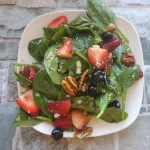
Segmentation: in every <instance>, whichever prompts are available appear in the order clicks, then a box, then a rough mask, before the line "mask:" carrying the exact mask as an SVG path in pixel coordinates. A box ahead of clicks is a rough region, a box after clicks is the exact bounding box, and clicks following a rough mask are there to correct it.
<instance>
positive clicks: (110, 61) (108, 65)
mask: <svg viewBox="0 0 150 150" xmlns="http://www.w3.org/2000/svg"><path fill="white" fill-rule="evenodd" d="M112 65H113V55H112V53H109V56H108V60H107V62H106V65H105V69H104V71H105V74H106V75H107V76H109V75H110V69H111V67H112Z"/></svg>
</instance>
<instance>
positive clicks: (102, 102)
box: [95, 90, 117, 118]
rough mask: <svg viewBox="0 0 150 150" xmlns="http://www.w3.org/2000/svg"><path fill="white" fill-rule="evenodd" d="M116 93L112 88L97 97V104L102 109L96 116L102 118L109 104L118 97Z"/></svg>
mask: <svg viewBox="0 0 150 150" xmlns="http://www.w3.org/2000/svg"><path fill="white" fill-rule="evenodd" d="M116 96H117V95H116V94H115V93H114V92H112V91H110V90H107V92H106V93H105V94H102V95H100V96H98V97H97V98H96V100H95V101H96V104H97V106H98V107H99V109H100V111H99V113H98V115H97V117H96V118H100V117H101V116H102V115H103V113H104V112H105V110H106V108H107V105H108V104H109V103H110V102H111V101H113V100H114V99H115V98H116Z"/></svg>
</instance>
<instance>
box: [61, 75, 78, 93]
mask: <svg viewBox="0 0 150 150" xmlns="http://www.w3.org/2000/svg"><path fill="white" fill-rule="evenodd" d="M62 87H63V88H64V90H65V91H66V92H67V93H68V94H69V95H71V96H74V95H75V94H76V93H77V92H78V91H79V89H78V84H77V82H76V80H75V79H74V78H73V77H72V76H68V77H66V78H65V79H64V80H63V81H62Z"/></svg>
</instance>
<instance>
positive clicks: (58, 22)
mask: <svg viewBox="0 0 150 150" xmlns="http://www.w3.org/2000/svg"><path fill="white" fill-rule="evenodd" d="M63 22H64V23H67V22H68V20H67V18H66V16H60V17H58V18H56V19H54V20H53V21H52V22H50V23H49V24H48V27H50V28H59V27H61V25H62V23H63Z"/></svg>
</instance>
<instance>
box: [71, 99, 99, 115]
mask: <svg viewBox="0 0 150 150" xmlns="http://www.w3.org/2000/svg"><path fill="white" fill-rule="evenodd" d="M70 100H71V108H72V109H81V110H84V111H87V112H91V113H97V112H98V111H99V108H98V107H97V106H96V104H95V100H94V98H93V97H90V96H75V97H71V98H70Z"/></svg>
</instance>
